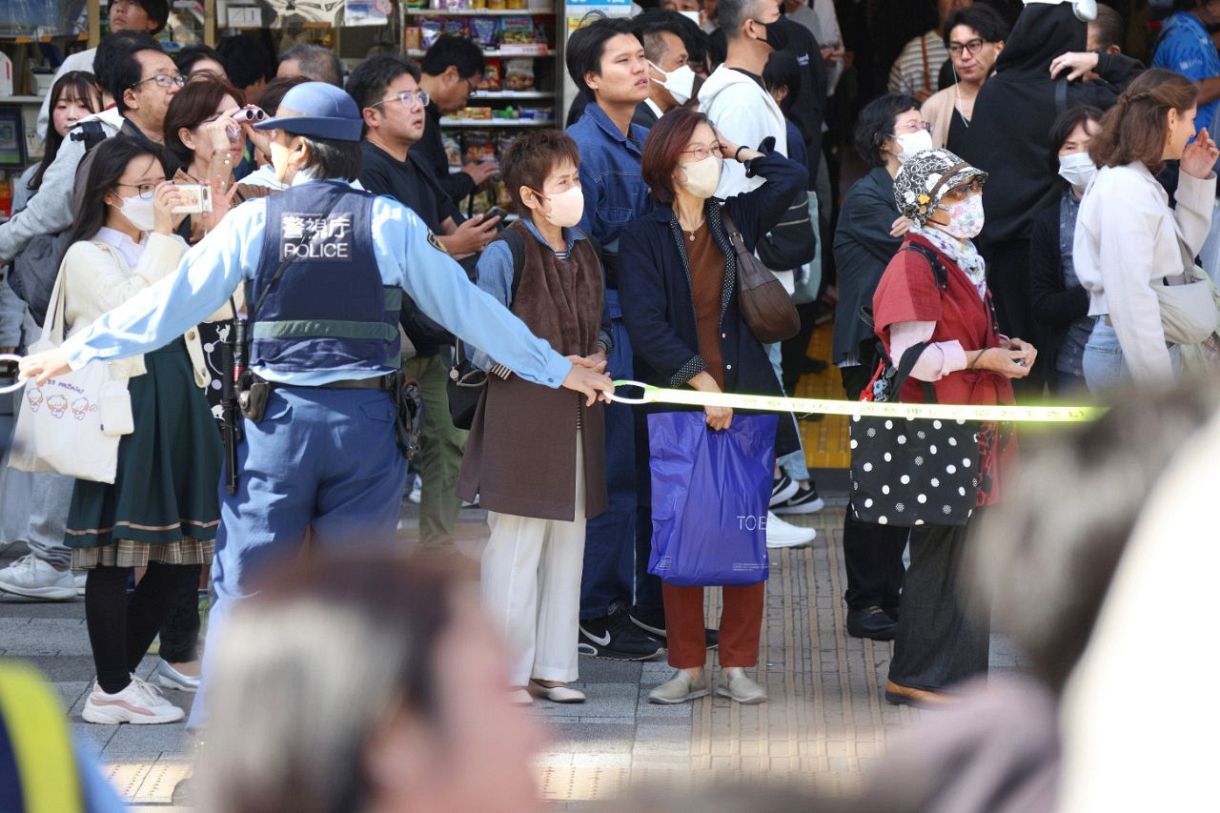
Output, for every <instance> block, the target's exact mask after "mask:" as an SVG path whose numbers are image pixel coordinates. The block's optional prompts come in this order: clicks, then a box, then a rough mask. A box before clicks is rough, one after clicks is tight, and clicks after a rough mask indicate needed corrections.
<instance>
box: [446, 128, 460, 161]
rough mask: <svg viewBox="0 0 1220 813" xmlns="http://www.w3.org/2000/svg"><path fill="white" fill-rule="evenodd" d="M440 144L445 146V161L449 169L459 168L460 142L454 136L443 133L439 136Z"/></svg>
mask: <svg viewBox="0 0 1220 813" xmlns="http://www.w3.org/2000/svg"><path fill="white" fill-rule="evenodd" d="M441 143H442V144H444V145H445V160H447V161H448V162H449V166H451V167H460V166H461V165H462V142H461V139H459V138H458V137H457V136H456V135H450V134H449V133H444V134H442V135H441Z"/></svg>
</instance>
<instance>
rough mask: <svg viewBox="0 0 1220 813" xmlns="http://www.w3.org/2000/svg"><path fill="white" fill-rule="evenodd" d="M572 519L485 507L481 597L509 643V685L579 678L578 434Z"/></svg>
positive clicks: (581, 528) (581, 497) (581, 520)
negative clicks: (487, 529) (499, 511)
mask: <svg viewBox="0 0 1220 813" xmlns="http://www.w3.org/2000/svg"><path fill="white" fill-rule="evenodd" d="M575 486H576V518H575V519H574V520H573V521H572V522H564V521H562V520H553V519H536V518H534V517H520V516H517V515H515V514H497V513H495V512H494V511H488V512H487V524H488V525H489V526H490V527H491V538H490V539H488V540H487V547H486V548H484V549H483V568H482V586H483V601H484V604H485V605H486V606H487V610H488V612H489V613H490V614H491V617H492V619H493V620H494V621H495V622H496V623H497V624H498V625H499V626H500V629H501V631H502V632H503V634H504V637H505V640H506V642H507V644H508V649H509V664H510V667H511V668H510V672H509V676H510V678H511V680H512V684H511V685H513V686H525V685H526V684H527V683H528V682H529V680H530V679H531V678H536V679H539V680H554V681H562V682H564V683H570V682H571V681H574V680H576V678H577V675H578V670H577V649H576V646H577V635H578V625H579V623H580V575H581V570H582V568H583V566H584V557H585V476H584V455H583V452H582V450H581V441H580V436H579V434H578V435H577V438H576V484H575Z"/></svg>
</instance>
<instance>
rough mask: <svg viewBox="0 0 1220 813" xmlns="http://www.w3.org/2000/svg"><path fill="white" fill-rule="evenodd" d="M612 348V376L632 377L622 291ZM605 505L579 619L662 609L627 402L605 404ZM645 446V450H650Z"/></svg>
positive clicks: (589, 549) (594, 529)
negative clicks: (642, 519) (617, 609)
mask: <svg viewBox="0 0 1220 813" xmlns="http://www.w3.org/2000/svg"><path fill="white" fill-rule="evenodd" d="M606 309H607V311H608V312H609V314H610V324H611V331H612V333H613V336H612V339H613V341H614V347H613V348H612V349H611V350H610V355H609V357H608V358H607V362H608V364H607V367H606V372H608V373H609V374H610V377H611V378H631V377H632V359H631V340H630V338H628V336H627V326H626V325H625V324H624V323H623V318H622V311H621V310H620V309H619V304H618V291H615V290H613V289H608V290H607V291H606ZM604 409H605V415H606V498H607V502H606V510H605V511H603V512H602V513H600V514H598V515H597V516H596V517H592V518H590V519H589V520H588V522H587V523H586V524H585V564H584V571H583V573H582V575H581V580H580V618H581V620H582V621H583V620H588V619H593V618H603V617H605V616H606V615H609V613H610V610H611V608H612V607H614V606H615V605H621V606H623V607H625V608H630V607H632V606H636V607H641V608H645V609H650V610H651V609H655V610H659V609H660V608H661V580H660V579H658V578H657V577H656V576H650V575H649V574H648V556H649V553H650V551H651V537H650V536H649V535H645V534H638V533H637V530H636V526H637V522H638V521H639V520H638V517H637V498H636V468H635V467H636V459H635V421H634V418H633V416H632V411H631V407H630V406H628V405H627V404H607V405H606V406H605V407H604ZM646 451H647V450H645V452H646Z"/></svg>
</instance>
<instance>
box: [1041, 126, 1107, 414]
mask: <svg viewBox="0 0 1220 813" xmlns="http://www.w3.org/2000/svg"><path fill="white" fill-rule="evenodd" d="M1100 119H1101V111H1100V110H1098V109H1097V108H1094V107H1072V108H1069V109H1067V110H1066V111H1064V112H1063V113H1061V114H1060V115H1059V117H1058V118H1057V119H1056V120H1055V124H1054V126H1053V127H1052V128H1051V160H1052V164H1053V169H1054V171H1055V173H1056V175H1057V176H1058V177H1059V179H1060V180H1061V185H1062V187H1063V193H1062V194H1061V195H1059V196H1058V197H1057V198H1056V199H1055V200H1054V201H1053V202H1052V203H1051V204H1050V205H1048V206H1047V207H1046V208H1045V209H1043V210H1042V211H1040V212H1038V213H1037V214H1035V215H1034V217H1033V219H1032V221H1031V227H1030V242H1029V295H1030V314H1031V315H1032V316H1033V324H1034V329H1035V330H1036V331H1037V332H1036V334H1035V335H1034V336H1033V337H1032V339H1033V342H1034V344H1035V345H1037V347H1038V349H1039V350H1040V351H1041V353H1042V356H1043V359H1044V362H1045V363H1046V364H1047V369H1048V371H1049V373H1048V376H1047V378H1048V381H1049V383H1050V387H1051V391H1052V392H1054V393H1055V394H1067V393H1072V392H1083V391H1085V389H1086V387H1085V381H1084V368H1083V366H1082V359H1083V357H1084V347H1085V345H1086V344H1087V343H1088V341H1089V334H1091V333H1092V332H1093V321H1094V320H1093V318H1092V317H1091V316H1089V292H1088V291H1086V290H1085V289H1084V288H1083V287H1082V286H1081V284H1080V280H1079V279H1078V278H1077V277H1076V269H1075V266H1074V265H1073V263H1072V239H1073V236H1074V235H1075V233H1076V215H1077V214H1078V213H1079V212H1080V199H1081V197H1083V196H1084V191H1085V189H1086V188H1088V185H1089V182H1090V181H1091V180H1093V176H1094V175H1096V174H1097V165H1096V164H1094V163H1093V159H1092V158H1091V157H1090V156H1089V142H1090V141H1091V140H1092V138H1093V133H1094V132H1096V130H1097V128H1098V121H1100Z"/></svg>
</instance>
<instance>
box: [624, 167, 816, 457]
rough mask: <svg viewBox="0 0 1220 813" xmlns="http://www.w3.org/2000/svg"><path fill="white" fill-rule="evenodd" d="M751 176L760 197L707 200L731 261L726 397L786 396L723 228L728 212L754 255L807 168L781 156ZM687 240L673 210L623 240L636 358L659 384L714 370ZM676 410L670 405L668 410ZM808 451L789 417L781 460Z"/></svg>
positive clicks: (645, 220)
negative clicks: (702, 342) (702, 338)
mask: <svg viewBox="0 0 1220 813" xmlns="http://www.w3.org/2000/svg"><path fill="white" fill-rule="evenodd" d="M747 174H748V175H750V176H753V175H758V176H759V177H762V178H765V179H766V181H767V182H766V183H764V184H763V185H762V186H760V187H759V188H758V189H755V190H753V191H752V192H746V193H744V194H741V195H734V196H733V197H731V198H729V199H728V200H726V201H724V203H723V204H721V203H720V202H719V201H716V200H715V199H709V200H708V201H707V222H708V224H709V227H710V228H711V230H712V236H713V237H714V238H715V240H716V242H717V244H718V245H719V246H720V250H721V251H723V252H724V256H725V273H724V291H723V295H722V297H721V305H720V314H721V315H720V336H721V340H720V352H721V354H722V356H723V359H724V390H725V392H744V393H754V394H760V395H779V394H781V393H782V392H783V388H782V386H781V385H780V382H779V380H778V379H777V378H776V377H775V372H774V371H773V369H772V367H771V362H770V360H769V359H768V358H767V351H766V349H765V348H764V347H763V346H762V344H761V343H760V342H759V341H758V340H757V339H755V338H754V334H753V333H751V332H750V328H749V326H748V325H746V323H745V320H744V319H743V318H742V315H741V310H740V308H739V307H738V304H737V285H736V283H737V258H736V256H735V255H734V253H733V250H732V248H731V247H730V246H729V241H728V237H727V233H726V232H725V230H724V226H723V225H722V223H721V219H720V212H721V208H722V207H723V209H724V210H725V211H727V212H728V214H729V217H730V218H732V220H733V222H734V223H735V224H736V225H737V228H738V229H740V230H741V236H742V239H743V241H744V242H745V245H746V246H747V247H748V248H749V249H750V250H751V251H753V250H754V245H755V243H756V241H757V240H758V237H759V235H761V234H765V233H766V232H767V230H769V229H770V228H772V227H773V226H774V225H775V224H776V223H778V222H779V219H780V217H781V216H782V215H783V214H784V212H786V211H787V210H788V207H789V206H790V205H791V203H792V199H793V197H795V196H796V194H797V192H799V191H800V190H802V189H804V188H805V185H806V183H807V180H808V176H807V173H806V172H805V168H804V167H802V166H801V165H800V164H797V163H796V162H794V161H790V160H788V159H787V158H785V157H784V156H782V155H780V154H779V153H777V152H771V153H769V154H767V155H764V156H761V157H759V158H755V159H754V160H753V161H750V162H749V163H748V165H747ZM684 241H685V237H684V235H683V234H682V229H681V227H680V226H679V225H678V218H677V216H676V215H675V214H674V211H673V209H672V207H670V206H658V207H657V208H656V209H654V210H653V211H652V212H650V213H648V214H647V215H645V216H644V217H642V218H640V219H639V220H636V221H634V222H632V223H630V224H629V225H628V226H627V227H626V228H624V229H623V230H622V232H621V233H620V237H619V262H620V268H619V299H620V302H621V305H622V309H623V321H624V322H626V325H627V334H628V336H629V337H630V339H631V349H632V352H633V353H634V354H635V377H636V378H637V379H638V380H640V381H643V382H644V383H646V384H654V385H656V386H658V387H682V386H685V385H686V383H687V382H688V381H690V380H691V379H692V378H694V377H695V375H697V374H698V373H700V372H702V371H703V370H704V369H705V368H706V367H707V362H705V361H704V360H703V359H702V358H701V357H700V356H699V338H698V333H697V330H696V325H695V302H694V297H693V295H692V293H691V281H690V269H689V268H688V266H687V259H686V249H685V243H684ZM677 408H679V407H676V405H672V404H666V405H663V409H664V410H665V411H672V410H674V409H677ZM798 448H800V445H799V442H798V439H797V432H796V421H795V419H792V418H791V417H789V418H788V419H787V420H781V421H780V423H779V430H778V432H777V434H776V439H775V452H776V454H777V455H783V454H787V453H788V452H793V451H796V450H797V449H798Z"/></svg>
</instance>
